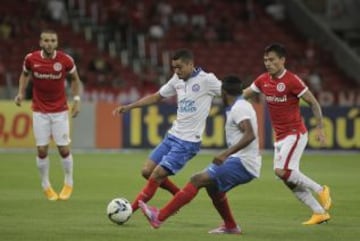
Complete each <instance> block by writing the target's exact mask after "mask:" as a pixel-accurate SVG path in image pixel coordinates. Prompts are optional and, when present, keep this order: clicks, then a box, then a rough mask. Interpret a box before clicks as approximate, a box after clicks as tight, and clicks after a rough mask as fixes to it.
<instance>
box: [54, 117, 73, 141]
mask: <svg viewBox="0 0 360 241" xmlns="http://www.w3.org/2000/svg"><path fill="white" fill-rule="evenodd" d="M51 119H52V125H51V134H52V137H53V139H54V142H55V143H56V145H57V146H67V145H69V144H70V142H71V140H70V124H69V113H68V111H63V112H59V113H54V114H51Z"/></svg>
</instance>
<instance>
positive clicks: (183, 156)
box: [149, 134, 201, 175]
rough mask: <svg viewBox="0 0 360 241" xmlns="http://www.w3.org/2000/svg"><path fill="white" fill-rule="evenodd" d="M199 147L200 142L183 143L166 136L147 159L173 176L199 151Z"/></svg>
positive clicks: (171, 136) (175, 138)
mask: <svg viewBox="0 0 360 241" xmlns="http://www.w3.org/2000/svg"><path fill="white" fill-rule="evenodd" d="M200 145H201V142H190V141H184V140H181V139H179V138H177V137H175V136H173V135H170V134H168V135H167V136H166V137H165V138H164V140H163V141H162V142H161V143H160V144H159V145H158V146H157V147H156V148H155V149H154V150H153V151H152V152H151V153H150V156H149V159H150V160H152V161H154V162H155V163H156V164H157V165H160V166H162V167H163V168H165V169H166V170H167V171H168V172H169V173H170V175H174V174H176V173H177V172H178V171H180V170H181V169H182V168H183V167H184V166H185V164H186V163H187V162H188V161H189V160H190V159H191V158H193V157H194V156H195V155H196V154H197V153H198V152H199V151H200Z"/></svg>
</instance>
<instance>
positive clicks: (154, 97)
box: [113, 92, 164, 115]
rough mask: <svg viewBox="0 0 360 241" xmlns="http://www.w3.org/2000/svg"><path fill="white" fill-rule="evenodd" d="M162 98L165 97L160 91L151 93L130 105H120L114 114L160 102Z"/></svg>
mask: <svg viewBox="0 0 360 241" xmlns="http://www.w3.org/2000/svg"><path fill="white" fill-rule="evenodd" d="M162 99H164V97H162V96H161V95H160V93H159V92H156V93H153V94H151V95H147V96H145V97H143V98H141V99H139V100H137V101H135V102H133V103H130V104H128V105H119V106H118V107H116V108H115V109H114V110H113V115H116V114H121V113H124V112H127V111H129V110H131V109H134V108H139V107H142V106H147V105H151V104H155V103H158V102H160V101H161V100H162Z"/></svg>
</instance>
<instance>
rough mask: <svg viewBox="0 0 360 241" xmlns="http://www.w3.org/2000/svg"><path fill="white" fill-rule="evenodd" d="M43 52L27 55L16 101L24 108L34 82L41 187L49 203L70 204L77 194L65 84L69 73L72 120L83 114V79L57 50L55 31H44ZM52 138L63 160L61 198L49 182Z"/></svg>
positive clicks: (41, 41)
mask: <svg viewBox="0 0 360 241" xmlns="http://www.w3.org/2000/svg"><path fill="white" fill-rule="evenodd" d="M40 47H41V50H37V51H34V52H31V53H29V54H27V55H26V57H25V59H24V63H23V71H22V72H21V75H20V79H19V90H18V94H17V95H16V97H15V103H16V105H18V106H20V105H21V102H22V100H23V99H24V95H25V89H26V86H27V84H28V82H29V80H30V78H31V79H32V83H33V88H32V93H33V95H32V96H33V98H32V110H33V129H34V135H35V141H36V146H37V157H36V163H37V167H38V169H39V172H40V176H41V185H42V187H43V189H44V192H45V195H46V197H47V198H48V199H49V200H52V201H55V200H57V199H61V200H67V199H69V198H70V196H71V194H72V191H73V157H72V155H71V152H70V128H69V117H68V116H69V113H68V109H69V107H68V104H67V100H66V92H65V81H66V75H67V74H68V73H69V75H70V77H71V89H72V94H73V96H74V97H73V98H74V101H73V103H72V107H71V116H72V117H76V116H77V114H78V113H79V111H80V96H79V91H80V85H81V84H80V79H79V75H78V72H77V70H76V65H75V63H74V60H73V58H72V57H70V56H69V55H68V54H66V53H64V52H62V51H59V50H56V49H57V47H58V35H57V33H56V32H55V31H53V30H44V31H42V32H41V34H40ZM51 138H52V139H53V140H54V142H55V143H56V145H57V148H58V151H59V154H60V156H61V158H62V164H63V168H64V173H65V178H64V186H63V188H62V190H61V192H60V193H59V194H58V193H57V192H55V191H54V190H53V188H52V186H51V183H50V181H49V165H50V163H49V157H48V149H49V142H50V140H51Z"/></svg>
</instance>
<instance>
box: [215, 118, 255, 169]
mask: <svg viewBox="0 0 360 241" xmlns="http://www.w3.org/2000/svg"><path fill="white" fill-rule="evenodd" d="M238 127H239V129H240V131H241V132H242V133H243V136H242V138H241V139H240V140H239V141H238V143H236V144H235V145H233V146H231V147H229V148H228V149H226V150H224V151H222V152H220V153H219V154H218V155H217V156H215V158H214V160H213V163H214V164H216V165H221V164H222V163H223V162H224V161H225V160H226V159H227V158H228V156H230V155H231V154H233V153H236V152H238V151H239V150H241V149H243V148H245V147H246V146H247V145H249V144H250V143H251V142H252V141H253V140H255V138H256V137H255V132H254V130H253V128H252V125H251V122H250V119H245V120H242V121H240V123H239V124H238Z"/></svg>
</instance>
